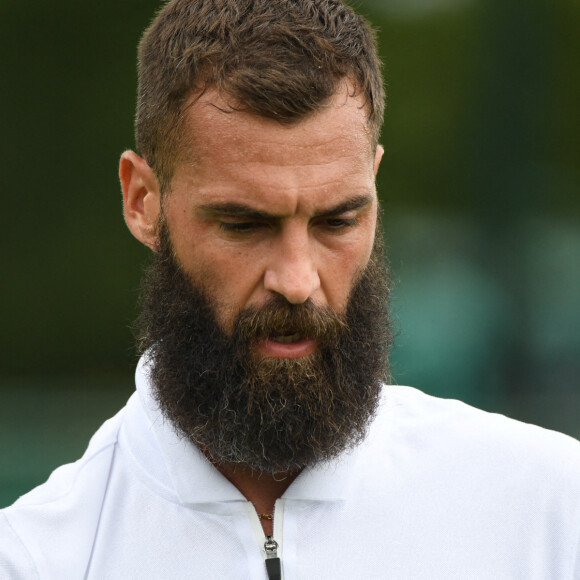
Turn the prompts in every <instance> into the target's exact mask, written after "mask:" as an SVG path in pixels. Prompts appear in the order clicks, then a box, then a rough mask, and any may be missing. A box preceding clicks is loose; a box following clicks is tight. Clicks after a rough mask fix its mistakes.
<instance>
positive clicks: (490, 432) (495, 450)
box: [377, 386, 580, 495]
mask: <svg viewBox="0 0 580 580" xmlns="http://www.w3.org/2000/svg"><path fill="white" fill-rule="evenodd" d="M377 423H378V424H377V431H378V433H380V435H379V437H378V439H379V440H382V441H383V442H384V444H385V445H389V444H390V445H393V444H398V445H403V446H405V447H406V448H407V450H409V451H410V452H411V453H412V452H416V453H417V454H418V455H420V456H421V457H422V459H423V460H425V459H426V456H431V457H433V458H434V460H436V461H437V462H439V463H442V462H450V463H453V464H454V465H458V464H460V463H461V462H464V463H465V464H466V465H470V466H471V467H473V468H475V467H478V468H482V469H484V471H486V472H490V471H492V470H494V469H495V470H500V471H501V470H511V472H512V474H513V473H514V470H516V469H518V470H520V472H521V473H522V474H524V476H531V475H532V474H536V476H537V477H538V478H541V479H547V478H548V477H550V478H551V483H552V484H556V483H557V482H559V483H561V484H562V485H564V486H566V485H567V486H569V487H570V489H571V490H574V492H575V493H576V495H578V491H577V490H578V489H580V442H579V441H577V440H576V439H573V438H572V437H569V436H567V435H564V434H562V433H557V432H555V431H551V430H549V429H544V428H542V427H538V426H536V425H530V424H527V423H523V422H521V421H516V420H514V419H510V418H508V417H506V416H504V415H500V414H497V413H488V412H486V411H482V410H480V409H476V408H474V407H471V406H469V405H467V404H465V403H462V402H460V401H457V400H450V399H440V398H437V397H433V396H430V395H426V394H425V393H423V392H421V391H419V390H417V389H414V388H411V387H401V386H387V387H386V388H385V393H384V397H383V404H382V406H381V411H380V413H379V417H378V421H377ZM378 433H377V434H378ZM387 440H388V441H389V443H387Z"/></svg>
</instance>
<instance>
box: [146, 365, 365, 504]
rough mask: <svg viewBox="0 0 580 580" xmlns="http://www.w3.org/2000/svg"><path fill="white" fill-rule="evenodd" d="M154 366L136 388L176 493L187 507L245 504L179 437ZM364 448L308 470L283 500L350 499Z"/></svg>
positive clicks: (207, 462) (199, 452) (190, 446)
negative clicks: (158, 397) (159, 393)
mask: <svg viewBox="0 0 580 580" xmlns="http://www.w3.org/2000/svg"><path fill="white" fill-rule="evenodd" d="M149 364H150V363H149V361H148V359H147V356H146V355H144V356H142V357H141V359H140V360H139V364H138V365H137V370H136V376H135V383H136V386H137V392H138V394H139V399H140V401H141V405H142V407H143V410H144V411H145V414H146V416H147V419H148V422H149V423H150V426H151V429H152V430H153V432H154V434H155V437H156V439H157V441H158V443H159V446H160V449H161V453H162V455H163V459H164V461H165V464H166V467H167V470H168V472H169V475H170V478H171V481H172V483H173V486H174V489H175V492H176V493H177V495H178V497H179V499H180V501H181V502H182V503H184V504H200V503H212V502H224V501H246V499H245V497H244V496H243V495H242V493H241V492H240V491H239V490H238V489H237V488H236V487H235V486H234V485H233V484H232V483H230V482H229V481H228V479H226V478H225V477H224V476H223V475H222V474H221V473H220V472H219V471H218V470H217V469H216V468H215V467H214V466H213V465H212V464H211V463H210V462H209V461H208V460H207V458H206V457H205V456H204V455H203V454H202V453H201V451H200V450H199V449H198V448H197V447H196V446H195V445H194V444H192V443H191V442H190V441H188V440H187V439H186V438H184V437H182V436H180V435H178V434H177V432H176V430H175V429H174V427H173V425H171V423H170V422H169V420H168V419H166V418H165V417H164V416H163V414H162V412H161V410H160V409H159V405H158V404H157V402H156V401H155V399H154V396H153V385H152V384H151V380H150V377H149ZM365 445H366V441H365V442H363V443H362V445H361V446H359V447H357V448H355V449H354V450H352V451H350V452H345V453H342V454H341V455H340V456H339V457H338V458H337V459H335V460H333V461H330V462H327V463H324V464H320V465H315V466H313V467H310V468H307V469H305V470H304V471H303V472H302V473H301V474H300V475H299V476H298V477H297V478H296V480H295V481H294V482H293V483H292V484H291V485H290V487H289V488H288V489H287V490H286V492H285V493H284V495H283V496H282V497H283V498H285V499H292V500H314V501H336V500H341V499H344V498H346V497H347V496H348V489H349V487H350V483H351V482H352V481H353V477H354V474H355V473H356V463H357V460H358V457H359V455H360V453H361V452H362V448H364V447H365Z"/></svg>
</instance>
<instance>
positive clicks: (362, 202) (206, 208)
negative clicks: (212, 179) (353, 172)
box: [198, 195, 373, 220]
mask: <svg viewBox="0 0 580 580" xmlns="http://www.w3.org/2000/svg"><path fill="white" fill-rule="evenodd" d="M372 200H373V196H372V195H357V196H355V197H353V198H351V199H349V200H347V201H344V202H342V203H339V204H338V205H335V206H333V207H329V208H327V209H323V210H320V211H317V212H316V213H315V214H314V217H321V216H335V215H340V214H341V213H344V212H347V211H352V210H355V209H361V208H363V207H365V206H366V205H369V204H370V203H372ZM198 210H199V211H202V212H204V213H208V214H218V215H219V214H223V215H231V216H237V217H241V218H245V219H255V220H277V219H280V218H281V216H278V215H275V214H271V213H268V212H265V211H260V210H257V209H255V208H253V207H250V206H248V205H244V204H241V203H233V202H228V203H208V204H204V205H200V206H199V207H198Z"/></svg>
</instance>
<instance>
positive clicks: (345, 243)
mask: <svg viewBox="0 0 580 580" xmlns="http://www.w3.org/2000/svg"><path fill="white" fill-rule="evenodd" d="M349 93H350V94H352V91H349V89H348V87H347V86H346V85H345V87H344V88H343V90H341V91H340V92H339V93H337V95H335V97H334V98H333V99H332V100H331V102H330V103H329V104H328V106H327V107H326V108H325V109H324V110H322V111H321V112H318V113H315V114H313V115H311V116H310V117H308V118H306V119H303V120H301V121H299V122H298V123H295V124H291V125H282V124H280V123H278V122H276V121H274V120H271V119H266V118H262V117H258V116H257V115H254V114H251V113H248V112H242V111H235V112H226V110H227V109H229V107H228V103H227V102H226V101H225V100H224V98H223V97H222V96H221V95H219V94H218V93H217V92H216V91H212V90H210V91H208V92H206V93H205V94H204V95H203V96H202V97H201V98H200V99H198V100H197V101H196V102H195V103H194V104H193V105H192V106H190V107H189V108H188V109H187V113H186V115H187V124H186V125H187V126H186V130H187V131H188V132H190V134H191V135H192V142H193V145H192V146H191V155H190V159H191V161H190V162H189V163H187V164H182V165H180V166H179V167H178V168H177V169H176V172H175V175H174V177H173V181H172V186H171V192H168V193H166V194H165V197H164V199H163V202H162V200H161V192H160V190H159V185H158V183H157V180H156V179H155V176H154V175H153V172H152V171H151V169H150V168H149V166H148V165H147V163H146V162H145V161H144V160H143V159H141V158H139V157H138V156H137V155H136V154H135V153H132V152H126V153H125V154H123V157H122V159H121V167H120V177H121V183H122V186H123V193H124V203H125V216H126V221H127V224H128V226H129V228H130V229H131V231H132V232H133V234H134V235H135V236H136V237H137V238H138V239H139V240H141V241H142V242H143V243H145V244H147V245H148V246H150V247H151V248H155V246H156V240H157V231H156V227H157V223H158V220H159V217H160V215H161V213H162V204H163V214H164V217H165V220H166V223H167V226H168V231H169V233H170V238H171V243H172V246H173V248H174V252H175V255H176V258H177V261H178V263H179V264H180V266H181V268H182V269H183V271H184V272H185V273H186V274H187V275H188V276H189V277H190V278H191V280H192V281H194V282H195V283H196V284H198V285H199V286H200V287H202V288H203V289H204V291H205V292H206V293H207V294H208V295H211V296H212V299H213V301H214V303H215V304H217V305H218V307H217V312H216V316H217V319H218V322H219V324H220V325H221V327H222V330H224V332H226V333H231V332H232V331H233V325H234V321H235V320H236V318H237V315H238V314H239V313H240V312H241V311H242V310H243V309H245V308H248V307H258V308H259V307H260V306H262V305H264V304H265V303H266V302H267V301H268V300H269V299H270V298H272V297H273V296H281V297H283V298H284V299H285V300H286V301H287V302H289V303H291V304H302V303H304V302H306V301H307V300H308V299H311V301H312V302H314V304H316V305H317V306H329V307H330V308H332V309H333V310H335V311H336V312H343V311H344V309H345V306H346V303H347V299H348V296H349V293H350V291H351V289H352V287H353V283H354V281H355V280H356V279H357V276H359V275H360V273H361V272H362V270H363V269H364V267H365V266H366V264H367V262H368V259H369V256H370V254H371V249H372V246H373V241H374V234H375V228H376V220H377V197H376V190H375V174H376V171H377V169H378V164H379V162H380V158H381V156H382V148H380V147H379V148H378V149H377V151H376V152H375V151H373V150H372V147H371V141H370V135H369V133H368V130H367V127H366V110H365V109H364V107H363V102H362V100H361V99H360V98H358V97H352V96H348V94H349ZM255 349H256V351H257V352H258V353H260V354H261V355H262V356H266V357H277V358H298V357H302V356H306V355H309V354H311V353H312V352H314V351H315V350H316V349H317V341H316V340H315V339H311V338H309V337H307V336H299V335H298V336H297V335H294V336H272V337H268V338H266V339H264V340H262V341H260V342H259V343H258V344H256V345H255Z"/></svg>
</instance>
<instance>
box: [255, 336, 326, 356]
mask: <svg viewBox="0 0 580 580" xmlns="http://www.w3.org/2000/svg"><path fill="white" fill-rule="evenodd" d="M317 345H318V343H317V341H316V340H315V339H311V338H306V337H305V336H304V335H303V334H301V333H298V332H295V333H293V334H276V335H272V336H269V337H268V338H266V339H264V340H261V341H259V342H258V343H257V344H256V350H257V352H259V353H260V354H262V355H264V356H267V357H274V358H299V357H302V356H308V355H310V354H312V353H313V352H314V351H315V350H316V348H317Z"/></svg>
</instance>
